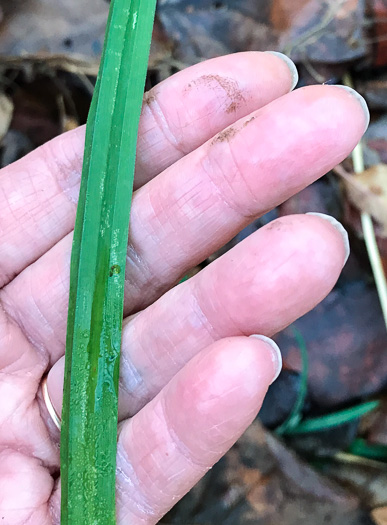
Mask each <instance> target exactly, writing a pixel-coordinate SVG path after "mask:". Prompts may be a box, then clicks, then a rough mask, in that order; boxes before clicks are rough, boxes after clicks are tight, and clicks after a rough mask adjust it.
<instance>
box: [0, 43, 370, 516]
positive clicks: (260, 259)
mask: <svg viewBox="0 0 387 525" xmlns="http://www.w3.org/2000/svg"><path fill="white" fill-rule="evenodd" d="M294 80H295V77H294V71H293V72H292V71H291V70H290V69H289V66H288V65H287V63H286V62H285V61H283V60H282V59H281V58H280V57H278V56H276V55H274V54H269V53H256V52H254V53H241V54H236V55H233V56H227V57H222V58H217V59H214V60H212V61H208V62H205V63H201V64H198V65H197V66H194V67H192V68H189V69H187V70H185V71H182V72H180V73H178V74H177V75H175V76H174V77H172V78H170V79H168V80H166V81H165V82H164V83H162V84H160V85H159V86H157V87H156V88H154V89H153V90H152V92H151V93H149V94H148V95H146V97H145V103H144V108H143V112H142V117H141V124H140V133H139V143H138V158H137V168H136V188H137V191H136V192H135V195H134V198H133V207H132V216H131V226H130V238H129V247H128V260H127V262H128V264H127V281H126V293H125V321H124V327H123V342H122V359H121V377H120V398H119V419H120V428H119V439H118V455H117V522H118V524H119V525H122V524H124V523H136V524H154V523H156V522H157V521H158V520H159V519H160V518H161V516H163V515H164V514H165V513H166V512H167V511H168V509H169V508H170V507H171V506H172V505H173V504H174V503H176V502H177V501H178V500H179V499H180V498H181V497H182V496H183V495H184V494H185V493H186V492H187V491H188V490H189V489H190V488H191V487H192V486H193V485H194V484H195V483H196V482H197V481H198V480H199V479H200V478H201V477H202V476H203V475H204V474H205V472H206V471H207V470H208V469H209V468H210V467H211V466H212V465H213V464H214V463H215V462H216V461H217V460H218V459H219V458H220V457H221V456H222V455H223V454H224V453H225V452H226V451H227V450H228V449H229V448H230V447H231V446H232V444H233V443H234V442H235V441H236V440H237V439H238V437H239V436H240V435H241V434H242V433H243V431H244V430H245V429H246V427H247V426H248V425H249V424H250V423H251V422H252V420H253V419H254V418H255V416H256V414H257V412H258V410H259V408H260V406H261V403H262V400H263V398H264V395H265V393H266V391H267V388H268V386H269V385H270V383H271V382H272V381H273V379H274V378H275V377H276V376H277V374H278V373H279V370H280V356H279V354H278V350H277V349H276V347H275V345H274V344H273V343H272V342H271V341H270V340H268V339H267V338H264V337H263V338H262V337H261V338H259V337H249V336H250V335H252V334H263V335H264V336H269V337H270V336H272V335H273V334H275V333H276V332H278V331H279V330H281V329H282V328H284V327H285V326H287V325H289V324H290V323H292V322H293V321H294V320H295V319H297V318H298V317H299V316H301V315H303V314H304V313H306V312H307V311H309V310H310V309H311V308H313V307H314V306H315V305H316V304H317V303H318V302H319V301H321V300H322V299H323V298H324V297H325V296H326V295H327V294H328V293H329V291H330V290H331V288H332V287H333V285H334V284H335V282H336V280H337V278H338V276H339V273H340V271H341V269H342V267H343V264H344V263H345V260H346V257H347V254H348V243H347V238H346V235H345V232H344V230H342V229H341V228H340V226H339V225H338V223H335V222H334V221H329V220H324V219H323V218H321V217H318V216H313V215H295V216H290V217H284V218H281V219H279V220H276V221H274V222H272V223H270V224H269V225H268V226H265V227H264V228H262V229H260V230H259V231H257V232H256V233H254V234H253V235H252V236H250V237H249V238H247V239H246V240H244V241H243V242H242V243H240V244H238V245H237V246H236V247H235V248H233V249H232V250H231V251H230V252H228V253H226V254H225V255H223V256H222V257H220V258H219V259H217V260H216V261H215V262H214V263H212V264H211V265H210V266H208V267H207V268H205V269H204V270H203V271H202V272H200V273H199V274H198V275H196V276H195V277H193V278H191V279H190V280H188V281H186V282H184V283H183V284H180V285H179V286H174V285H175V284H176V282H178V280H179V278H181V276H183V275H184V274H185V272H186V271H187V270H188V269H190V268H192V267H193V266H195V265H196V264H198V263H200V262H201V261H203V260H204V259H205V258H206V257H208V256H209V255H210V254H211V253H213V252H214V251H215V250H217V249H218V248H220V247H221V246H222V245H224V244H225V243H226V242H227V241H228V240H230V239H231V238H232V237H233V236H234V235H235V234H236V233H237V232H239V231H240V230H241V229H242V228H243V227H244V226H246V225H247V224H248V223H250V222H251V221H252V220H253V219H254V218H256V217H258V216H259V215H261V214H263V213H264V212H265V211H267V210H269V209H271V208H273V207H274V206H276V205H277V204H279V203H281V202H282V201H284V200H286V199H287V198H288V197H290V196H291V195H293V194H294V193H296V192H297V191H299V190H300V189H302V188H304V187H305V186H307V185H308V184H310V183H311V182H313V181H314V180H316V179H317V178H318V177H320V176H322V175H323V174H324V173H325V172H327V171H328V170H329V169H331V168H333V167H334V166H335V165H336V164H337V163H339V162H340V161H341V160H343V159H344V158H345V157H346V156H347V155H348V154H349V153H350V151H351V150H352V149H353V148H354V146H355V145H356V143H357V142H358V141H359V140H360V138H361V136H362V134H363V132H364V130H365V128H366V126H367V124H368V112H367V110H366V108H365V107H364V106H362V104H361V103H359V100H360V99H359V98H357V97H356V96H354V94H353V92H352V93H351V92H349V91H346V90H344V89H341V88H338V87H335V86H313V87H307V88H303V89H299V90H297V91H295V92H294V93H291V94H288V92H289V91H290V90H291V89H292V86H293V84H294ZM228 126H231V127H228ZM83 141H84V130H83V129H78V130H75V131H73V132H70V133H67V134H65V135H63V136H61V137H58V138H57V139H55V140H54V141H52V142H51V143H49V144H46V145H45V146H43V147H41V148H40V149H38V150H36V151H35V152H33V153H32V154H30V155H29V156H28V157H26V158H24V159H22V160H20V161H19V162H17V163H15V164H14V165H12V166H9V167H7V168H5V169H3V170H2V172H1V174H0V187H1V190H2V191H1V193H0V208H1V210H2V211H1V217H0V250H1V259H0V286H1V287H2V288H1V290H0V301H1V303H0V305H1V308H0V523H1V524H2V525H19V524H24V523H29V524H30V525H49V524H50V525H51V524H57V523H59V519H60V518H59V507H60V505H59V504H60V482H59V481H58V474H59V445H58V442H59V431H58V430H57V429H56V428H55V426H54V424H53V421H52V420H51V418H50V416H49V414H48V412H47V408H46V405H45V403H44V402H43V400H42V394H41V388H40V385H41V381H42V377H43V376H44V375H45V373H46V372H49V374H48V379H47V385H48V391H49V395H50V398H51V400H52V403H53V405H54V406H55V408H56V410H57V412H58V413H60V410H61V402H62V385H63V370H64V358H63V356H64V352H65V333H66V320H67V311H66V310H67V302H68V287H69V262H70V251H71V241H72V229H73V225H74V219H75V212H76V200H77V192H78V188H79V180H80V171H81V164H82V153H83ZM134 314H136V315H134Z"/></svg>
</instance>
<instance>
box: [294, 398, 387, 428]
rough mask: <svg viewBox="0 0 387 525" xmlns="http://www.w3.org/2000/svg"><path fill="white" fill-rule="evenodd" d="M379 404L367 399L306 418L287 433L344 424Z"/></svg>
mask: <svg viewBox="0 0 387 525" xmlns="http://www.w3.org/2000/svg"><path fill="white" fill-rule="evenodd" d="M379 405H380V402H379V401H368V402H367V403H362V404H360V405H357V406H355V407H351V408H347V409H345V410H340V411H339V412H335V413H334V414H327V415H326V416H321V417H316V418H313V419H306V420H304V421H302V422H301V423H300V424H299V425H297V426H296V427H294V428H292V429H289V430H288V431H287V434H288V435H294V434H308V433H310V432H321V431H322V430H328V429H329V428H333V427H338V426H340V425H344V424H345V423H349V422H350V421H353V420H354V419H358V418H359V417H361V416H364V415H365V414H368V412H371V411H372V410H375V409H376V408H378V406H379Z"/></svg>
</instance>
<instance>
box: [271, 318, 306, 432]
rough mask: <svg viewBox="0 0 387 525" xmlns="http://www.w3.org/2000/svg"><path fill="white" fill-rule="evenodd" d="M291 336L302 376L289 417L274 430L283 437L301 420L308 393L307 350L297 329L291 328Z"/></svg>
mask: <svg viewBox="0 0 387 525" xmlns="http://www.w3.org/2000/svg"><path fill="white" fill-rule="evenodd" d="M293 334H294V337H295V339H296V341H297V344H298V348H299V349H300V353H301V361H302V374H301V386H300V391H299V393H298V397H297V400H296V402H295V404H294V407H293V409H292V411H291V413H290V415H289V417H288V418H287V419H286V421H284V422H283V423H282V425H280V426H279V427H278V428H277V429H276V431H275V432H276V434H278V435H284V434H287V433H288V432H289V431H290V430H291V429H292V428H295V427H296V426H297V425H299V423H300V421H301V419H302V409H303V408H304V404H305V398H306V394H307V392H308V371H309V359H308V350H307V348H306V343H305V339H304V337H303V335H302V334H301V332H300V331H299V330H297V328H295V327H293Z"/></svg>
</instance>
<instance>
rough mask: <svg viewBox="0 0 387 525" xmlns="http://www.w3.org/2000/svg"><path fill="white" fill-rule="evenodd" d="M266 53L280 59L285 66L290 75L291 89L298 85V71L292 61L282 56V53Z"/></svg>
mask: <svg viewBox="0 0 387 525" xmlns="http://www.w3.org/2000/svg"><path fill="white" fill-rule="evenodd" d="M266 53H270V54H271V55H275V56H276V57H278V58H280V59H281V60H283V61H284V62H285V64H286V65H287V66H288V68H289V69H290V73H291V75H292V89H291V90H293V89H294V88H295V87H296V86H297V84H298V78H299V77H298V71H297V68H296V65H295V63H294V62H293V60H291V59H290V58H289V57H288V56H286V55H284V54H283V53H279V52H278V51H266Z"/></svg>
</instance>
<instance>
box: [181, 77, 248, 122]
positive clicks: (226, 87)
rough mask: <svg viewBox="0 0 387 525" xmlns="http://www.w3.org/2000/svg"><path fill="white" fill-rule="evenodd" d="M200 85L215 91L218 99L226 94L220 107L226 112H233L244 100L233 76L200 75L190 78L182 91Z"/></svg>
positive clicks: (199, 86)
mask: <svg viewBox="0 0 387 525" xmlns="http://www.w3.org/2000/svg"><path fill="white" fill-rule="evenodd" d="M201 87H205V88H207V89H211V90H212V91H215V93H217V92H218V93H219V98H220V100H222V98H223V99H224V94H225V95H226V99H225V100H224V101H223V102H222V109H223V110H224V111H225V112H226V113H235V112H236V110H237V109H238V108H239V107H241V106H242V105H243V104H244V103H245V102H246V100H245V98H244V96H243V95H242V91H241V89H240V87H239V84H238V82H237V81H236V80H234V79H233V78H229V77H222V76H220V75H202V76H200V77H199V78H197V79H195V80H191V82H190V83H189V84H188V85H187V87H186V88H185V90H184V91H185V93H187V92H189V91H191V90H192V89H193V88H197V89H200V88H201Z"/></svg>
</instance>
